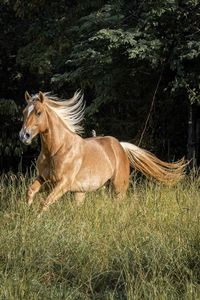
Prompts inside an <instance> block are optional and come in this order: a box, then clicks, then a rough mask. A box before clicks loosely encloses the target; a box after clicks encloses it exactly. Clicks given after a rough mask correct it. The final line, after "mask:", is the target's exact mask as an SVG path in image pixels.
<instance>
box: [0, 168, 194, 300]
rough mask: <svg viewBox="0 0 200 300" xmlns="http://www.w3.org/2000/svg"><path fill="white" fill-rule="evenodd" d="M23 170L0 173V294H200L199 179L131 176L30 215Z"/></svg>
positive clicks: (126, 296)
mask: <svg viewBox="0 0 200 300" xmlns="http://www.w3.org/2000/svg"><path fill="white" fill-rule="evenodd" d="M30 180H31V179H30V177H29V176H23V175H13V174H7V175H2V176H1V177H0V299H2V300H4V299H6V300H7V299H8V300H18V299H19V300H21V299H29V300H32V299H35V300H39V299H41V300H45V299H67V300H68V299H69V300H71V299H77V300H82V299H84V300H85V299H110V300H111V299H113V300H114V299H130V300H132V299H138V300H141V299H159V300H160V299H176V300H177V299H191V300H193V299H200V180H199V178H198V176H195V175H194V174H192V175H190V176H187V177H186V178H185V179H183V180H182V182H180V183H178V184H177V185H176V186H173V187H167V186H163V185H162V184H155V183H153V182H150V181H144V180H138V179H136V178H132V180H131V182H130V188H129V191H128V194H127V197H126V199H124V200H123V201H121V202H119V201H117V200H116V199H114V198H112V197H111V196H110V194H109V193H108V192H106V191H105V189H102V190H100V191H98V192H96V193H90V194H88V195H87V198H86V200H85V202H84V204H83V205H82V206H81V207H77V206H76V205H75V203H74V202H73V196H72V195H71V194H66V195H65V196H63V197H62V199H61V200H60V201H58V202H57V203H55V204H54V205H52V206H51V207H50V209H49V210H48V211H47V212H46V213H44V214H43V215H42V217H41V218H39V219H38V218H37V215H38V210H39V208H40V205H41V201H42V199H43V197H44V196H45V195H44V194H45V192H41V193H40V194H38V196H37V197H36V199H35V201H34V203H33V205H32V206H31V207H30V208H29V207H27V205H26V203H25V192H26V187H27V185H28V182H29V181H30Z"/></svg>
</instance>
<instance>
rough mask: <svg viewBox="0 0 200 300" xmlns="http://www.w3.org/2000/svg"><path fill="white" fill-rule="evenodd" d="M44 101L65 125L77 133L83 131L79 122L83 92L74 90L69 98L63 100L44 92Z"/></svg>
mask: <svg viewBox="0 0 200 300" xmlns="http://www.w3.org/2000/svg"><path fill="white" fill-rule="evenodd" d="M44 96H45V97H44V103H45V104H46V105H47V106H48V107H49V108H50V109H52V110H53V111H54V112H55V113H56V114H57V115H58V116H59V118H60V119H61V120H62V121H63V122H64V123H65V125H66V126H67V127H68V128H69V129H70V130H71V131H72V132H75V133H78V134H81V133H82V132H83V127H82V126H81V125H80V122H81V121H82V120H83V118H84V111H85V103H84V102H83V94H82V92H81V91H76V92H75V93H74V96H73V97H72V98H71V99H67V100H63V99H60V98H58V97H56V96H54V95H52V94H51V93H49V92H47V93H44Z"/></svg>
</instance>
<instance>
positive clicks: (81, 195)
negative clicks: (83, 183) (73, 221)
mask: <svg viewBox="0 0 200 300" xmlns="http://www.w3.org/2000/svg"><path fill="white" fill-rule="evenodd" d="M84 200H85V193H82V192H76V193H75V201H76V204H77V206H80V205H82V204H83V202H84Z"/></svg>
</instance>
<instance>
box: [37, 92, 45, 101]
mask: <svg viewBox="0 0 200 300" xmlns="http://www.w3.org/2000/svg"><path fill="white" fill-rule="evenodd" d="M38 96H39V101H40V102H42V103H43V102H44V94H43V93H42V92H39V95H38Z"/></svg>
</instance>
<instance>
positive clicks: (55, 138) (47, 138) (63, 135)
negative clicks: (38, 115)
mask: <svg viewBox="0 0 200 300" xmlns="http://www.w3.org/2000/svg"><path fill="white" fill-rule="evenodd" d="M47 120H48V129H47V130H46V131H45V132H44V133H41V134H40V139H41V148H42V149H41V150H42V152H43V153H44V154H45V155H46V156H53V155H55V154H56V153H58V151H59V149H61V147H62V146H63V145H64V144H65V145H66V146H67V148H70V147H71V145H72V144H73V143H74V140H75V139H76V137H78V136H77V135H76V134H75V133H73V132H71V131H70V130H69V129H68V128H67V127H66V125H65V124H64V123H63V122H62V121H61V120H60V119H59V117H58V116H57V115H56V114H55V113H54V112H47Z"/></svg>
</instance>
